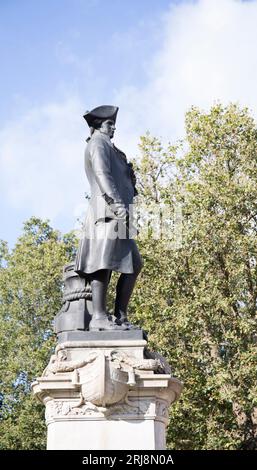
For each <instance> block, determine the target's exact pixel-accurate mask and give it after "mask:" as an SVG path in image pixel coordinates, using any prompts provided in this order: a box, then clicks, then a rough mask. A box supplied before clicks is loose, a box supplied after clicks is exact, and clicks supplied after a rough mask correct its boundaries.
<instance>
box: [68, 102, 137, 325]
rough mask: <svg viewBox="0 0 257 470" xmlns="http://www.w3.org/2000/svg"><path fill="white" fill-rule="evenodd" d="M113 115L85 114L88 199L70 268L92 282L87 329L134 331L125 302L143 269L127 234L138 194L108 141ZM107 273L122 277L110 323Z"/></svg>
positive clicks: (108, 110)
mask: <svg viewBox="0 0 257 470" xmlns="http://www.w3.org/2000/svg"><path fill="white" fill-rule="evenodd" d="M117 112H118V108H117V107H114V106H99V107H97V108H95V109H93V110H92V111H90V112H86V114H85V115H84V118H85V120H86V121H87V124H88V125H89V127H90V131H91V137H90V138H89V139H88V143H87V147H86V150H85V171H86V175H87V178H88V181H89V184H90V188H91V199H90V202H89V209H88V213H87V216H86V220H85V226H84V237H83V239H81V242H80V246H79V250H78V253H77V257H76V262H75V269H74V270H75V272H77V273H78V274H79V276H83V277H86V278H88V279H89V280H90V283H91V289H92V304H93V315H92V319H91V321H90V324H89V329H90V330H91V331H99V330H126V329H132V328H137V327H135V326H134V325H132V324H131V323H130V322H129V321H128V318H127V307H128V303H129V300H130V297H131V294H132V292H133V288H134V285H135V282H136V278H137V276H138V274H139V273H140V271H141V268H142V260H141V257H140V254H139V251H138V248H137V245H136V243H135V241H134V240H133V239H132V238H131V230H130V228H131V224H130V222H131V205H132V204H133V198H134V196H135V195H136V194H137V193H136V188H135V175H134V172H133V168H132V166H131V164H129V163H128V162H127V158H126V155H125V154H124V153H123V152H122V151H121V150H119V149H118V148H116V147H115V145H114V144H113V143H112V141H111V139H112V138H113V136H114V131H115V123H116V117H117ZM112 271H117V272H119V273H121V274H120V277H119V280H118V283H117V287H116V300H115V309H114V316H115V321H114V320H113V319H112V318H111V317H110V315H108V312H107V309H106V296H107V289H108V284H109V280H110V276H111V273H112Z"/></svg>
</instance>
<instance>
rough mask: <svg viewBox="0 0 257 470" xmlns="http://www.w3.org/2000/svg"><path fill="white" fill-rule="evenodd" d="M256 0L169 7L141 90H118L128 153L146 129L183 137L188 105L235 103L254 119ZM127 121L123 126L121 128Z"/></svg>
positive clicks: (256, 109) (207, 1) (256, 104)
mask: <svg viewBox="0 0 257 470" xmlns="http://www.w3.org/2000/svg"><path fill="white" fill-rule="evenodd" d="M256 24H257V1H256V0H254V1H248V2H246V1H240V0H199V1H194V2H193V1H192V2H191V1H184V2H180V3H177V4H173V5H171V7H170V10H169V12H168V13H167V14H166V15H165V16H164V17H163V22H162V25H160V27H162V28H163V45H162V47H161V49H160V50H159V51H158V52H157V54H156V55H155V56H154V57H153V58H152V60H151V62H150V63H149V64H148V80H147V83H146V84H145V86H144V87H143V88H142V89H138V88H123V89H122V90H120V91H119V92H118V93H117V95H116V102H117V103H119V104H120V107H121V108H122V115H120V121H121V136H120V141H121V145H122V144H124V145H128V147H129V149H130V150H131V152H134V151H135V146H134V145H131V142H136V141H137V138H138V137H137V136H138V134H139V133H140V134H142V133H144V132H145V130H146V129H149V130H150V132H152V133H153V134H155V135H160V136H162V137H163V138H164V139H171V140H172V139H174V138H177V137H182V135H183V132H184V127H183V126H184V113H185V111H186V110H187V109H188V108H189V107H190V106H191V105H197V106H200V107H203V108H205V109H208V107H209V106H211V105H212V104H213V103H214V101H217V100H221V101H222V102H224V103H227V102H229V101H237V102H239V103H240V104H242V105H247V106H249V107H250V109H251V110H252V111H253V112H254V114H255V115H257V87H256V83H257V54H256V44H257V28H256ZM125 122H126V125H125V124H124V123H125Z"/></svg>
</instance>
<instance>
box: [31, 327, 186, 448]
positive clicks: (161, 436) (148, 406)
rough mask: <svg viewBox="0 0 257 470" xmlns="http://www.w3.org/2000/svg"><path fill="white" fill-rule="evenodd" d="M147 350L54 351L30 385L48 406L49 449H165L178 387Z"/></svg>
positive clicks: (125, 345) (85, 345) (130, 346)
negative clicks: (171, 407)
mask: <svg viewBox="0 0 257 470" xmlns="http://www.w3.org/2000/svg"><path fill="white" fill-rule="evenodd" d="M98 336H99V335H98ZM145 347H146V341H144V340H142V339H141V340H130V339H127V340H125V339H123V340H120V339H119V340H112V341H110V340H102V341H98V340H96V341H95V340H91V341H87V342H81V341H70V342H66V343H62V344H59V345H58V346H57V347H56V351H55V354H54V355H53V356H52V357H51V359H50V362H49V365H48V366H47V367H46V369H45V370H44V372H43V374H42V377H40V378H38V379H37V381H36V382H34V383H33V385H32V386H33V390H34V393H35V394H36V395H37V396H38V398H39V399H40V400H41V401H42V402H43V403H44V404H45V406H46V423H47V426H48V449H84V450H86V449H165V429H166V426H167V424H168V408H169V406H170V404H171V403H173V402H174V401H175V400H177V399H178V397H179V395H180V393H181V389H182V384H181V382H180V381H179V380H178V379H175V378H173V377H171V375H170V374H169V373H166V372H167V367H168V366H167V365H166V364H167V363H166V361H165V360H164V359H163V358H162V357H161V356H160V355H154V354H151V353H150V354H149V352H147V351H146V350H145Z"/></svg>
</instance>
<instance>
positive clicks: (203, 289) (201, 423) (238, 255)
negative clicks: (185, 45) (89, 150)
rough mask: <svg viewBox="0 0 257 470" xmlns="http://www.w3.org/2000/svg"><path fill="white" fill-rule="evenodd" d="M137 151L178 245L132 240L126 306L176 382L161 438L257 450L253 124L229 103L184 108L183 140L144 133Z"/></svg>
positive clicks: (143, 183) (144, 181)
mask: <svg viewBox="0 0 257 470" xmlns="http://www.w3.org/2000/svg"><path fill="white" fill-rule="evenodd" d="M156 148H158V151H157V152H153V151H152V149H156ZM141 151H142V155H143V157H142V159H141V161H140V162H139V163H138V173H139V174H140V187H141V188H142V191H143V194H142V195H143V197H146V198H148V199H149V198H152V201H154V202H155V201H158V203H159V204H162V202H165V203H166V204H167V203H169V204H170V205H171V207H172V208H173V209H175V208H176V205H177V204H182V208H183V232H182V244H181V246H180V247H177V248H176V245H173V246H172V245H171V243H170V241H169V240H167V239H165V238H163V239H161V240H152V239H151V238H148V239H147V238H142V239H141V240H140V245H141V252H142V255H143V258H144V260H145V268H144V270H143V272H142V274H141V276H140V279H139V281H138V284H137V290H136V292H135V296H134V298H133V302H132V306H131V308H132V311H133V315H134V318H135V321H138V322H140V323H141V324H142V325H143V326H144V328H145V329H147V330H148V331H149V336H150V342H151V345H152V348H153V349H156V350H161V352H162V353H163V354H164V355H165V356H166V357H167V358H168V359H169V362H170V364H171V365H172V367H173V371H174V373H175V375H177V376H178V377H179V378H181V379H182V380H183V382H184V391H183V393H182V396H181V399H180V401H179V402H178V403H177V404H175V406H173V407H172V409H171V422H170V428H169V434H168V436H169V445H170V447H172V448H176V449H256V448H257V406H256V405H257V401H256V391H257V389H256V358H257V344H256V343H257V332H256V299H257V266H256V259H257V246H256V230H257V225H256V223H257V157H256V155H257V128H256V124H255V122H254V121H253V119H252V118H251V117H250V116H249V113H248V111H247V109H240V108H239V107H237V106H235V105H232V104H231V105H230V106H228V107H226V108H224V107H223V106H222V105H220V104H218V105H216V106H214V107H213V108H212V109H211V110H210V112H209V113H203V112H201V111H200V110H198V109H196V108H192V109H191V110H190V111H189V112H188V113H187V115H186V140H185V142H184V147H183V148H182V146H181V143H180V145H178V146H177V148H175V147H174V146H168V148H167V149H166V150H164V149H163V148H162V146H161V143H160V142H159V141H158V140H157V139H155V138H152V137H151V136H149V135H148V136H145V137H144V138H142V139H141ZM161 165H162V166H165V165H168V166H167V167H166V168H167V169H166V173H165V178H164V179H163V178H162V177H159V178H157V179H156V177H155V176H156V169H157V168H158V167H160V166H161ZM170 166H172V169H173V171H172V172H171V171H169V168H170ZM152 168H153V169H154V171H153V173H152ZM160 176H161V175H160ZM144 191H145V193H144ZM156 194H158V198H156Z"/></svg>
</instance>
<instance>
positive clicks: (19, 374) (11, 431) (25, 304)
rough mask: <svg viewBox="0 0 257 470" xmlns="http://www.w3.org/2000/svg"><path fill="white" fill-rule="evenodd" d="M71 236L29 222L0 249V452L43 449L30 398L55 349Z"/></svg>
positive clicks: (37, 411) (39, 411)
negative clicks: (55, 327) (11, 247)
mask: <svg viewBox="0 0 257 470" xmlns="http://www.w3.org/2000/svg"><path fill="white" fill-rule="evenodd" d="M74 250H75V239H74V236H73V235H72V234H68V235H66V236H64V237H61V236H60V234H59V233H58V232H57V231H55V230H53V229H52V228H51V227H50V225H49V223H48V222H43V221H41V220H40V219H37V218H35V217H32V218H31V219H30V220H29V221H28V222H26V223H25V224H24V233H23V235H22V236H21V237H20V238H19V240H18V242H17V244H16V246H15V248H14V250H13V251H12V252H8V248H7V245H6V243H4V242H2V243H1V245H0V354H1V360H0V422H1V440H0V448H1V449H44V448H45V434H46V429H45V423H44V409H43V406H42V405H41V404H40V403H39V402H37V400H36V399H35V397H33V395H32V392H31V387H30V385H31V382H32V381H33V380H34V379H35V378H36V377H37V376H38V375H41V373H42V371H43V370H44V368H45V367H46V364H47V363H48V361H49V356H50V354H51V352H52V350H53V348H54V345H55V338H54V335H53V318H54V316H55V314H56V313H57V312H58V310H59V308H60V305H61V296H62V293H61V286H62V268H63V265H64V264H65V263H66V262H68V261H69V260H70V259H72V258H73V257H74V253H75V251H74Z"/></svg>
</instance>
